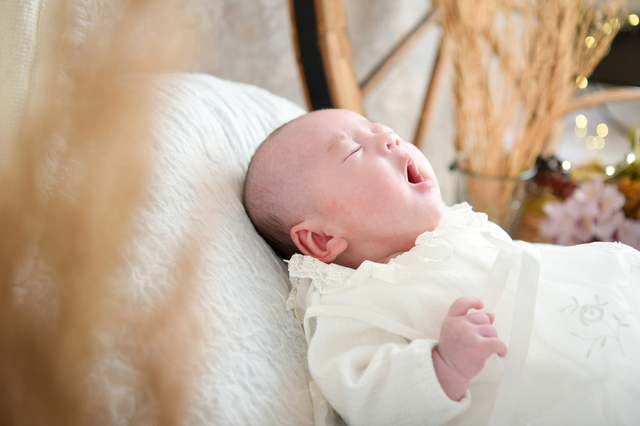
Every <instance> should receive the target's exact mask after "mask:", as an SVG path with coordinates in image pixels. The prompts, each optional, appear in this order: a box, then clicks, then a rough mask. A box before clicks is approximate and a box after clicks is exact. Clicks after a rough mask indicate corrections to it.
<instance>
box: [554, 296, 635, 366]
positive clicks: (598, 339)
mask: <svg viewBox="0 0 640 426" xmlns="http://www.w3.org/2000/svg"><path fill="white" fill-rule="evenodd" d="M571 298H572V299H573V302H574V303H573V304H572V305H569V306H567V307H565V308H562V309H561V310H560V312H565V311H566V312H568V313H569V314H571V315H576V316H577V318H578V319H579V320H580V323H581V324H582V325H583V326H584V327H592V326H594V325H601V326H602V327H600V328H599V330H603V328H604V330H603V331H599V332H596V333H595V334H593V335H591V336H589V335H588V333H585V330H582V331H579V332H576V331H570V332H569V333H570V334H571V335H572V336H574V337H576V338H578V339H582V340H585V341H587V342H591V345H590V346H589V349H588V350H587V354H586V356H587V358H589V357H591V354H592V353H593V350H594V349H597V348H598V347H600V348H604V347H605V346H606V345H607V342H609V341H616V342H618V345H619V346H620V350H621V351H622V355H623V356H626V354H625V352H624V347H623V345H622V340H621V339H620V329H621V328H622V327H629V324H627V323H625V322H624V320H625V317H626V316H627V313H622V314H616V313H611V317H613V319H611V318H610V317H609V316H607V314H608V312H607V309H608V305H609V303H608V302H602V301H600V297H598V295H595V296H594V300H595V303H585V304H581V303H580V302H579V301H578V299H577V298H576V297H575V296H573V297H571Z"/></svg>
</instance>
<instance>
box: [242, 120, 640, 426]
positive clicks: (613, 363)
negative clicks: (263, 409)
mask: <svg viewBox="0 0 640 426" xmlns="http://www.w3.org/2000/svg"><path fill="white" fill-rule="evenodd" d="M245 206H246V209H247V212H248V214H249V216H250V218H251V220H252V221H253V223H254V225H255V227H256V229H257V230H258V232H260V234H261V235H262V236H263V237H264V238H265V239H266V240H267V242H269V243H270V244H271V245H272V247H274V249H275V250H276V251H277V252H278V253H279V254H281V255H282V256H283V257H291V260H290V262H289V273H290V277H291V280H292V283H293V286H294V287H293V290H292V295H291V297H290V300H289V302H288V304H289V305H290V307H295V311H296V315H298V316H299V317H304V324H305V332H306V333H307V337H308V339H309V340H310V344H309V352H308V358H309V368H310V371H311V375H312V377H313V379H314V382H312V385H311V389H312V395H314V399H315V401H314V402H317V403H318V404H317V405H318V407H321V406H322V405H323V401H322V396H321V395H320V392H321V394H322V395H324V397H326V399H327V400H328V402H329V404H331V406H332V407H333V408H334V409H335V410H336V411H337V412H338V413H339V414H340V415H341V416H342V417H343V418H344V419H345V420H346V421H347V422H348V424H350V425H358V424H366V425H374V424H380V425H388V424H409V425H410V424H420V425H425V424H428V425H431V424H433V425H440V424H446V423H450V424H474V425H475V424H487V422H492V424H540V425H550V424H558V425H560V424H563V425H566V424H633V423H632V422H635V421H636V420H637V419H638V418H640V398H638V396H639V395H640V367H638V366H637V364H638V362H637V360H639V359H640V323H639V321H638V317H637V312H638V308H639V307H640V297H639V296H638V292H639V290H640V289H639V288H638V287H639V283H640V253H638V252H637V251H635V250H633V249H631V248H629V247H627V246H624V245H621V244H604V243H600V244H591V245H584V246H577V247H559V246H552V245H532V244H528V243H524V242H513V241H512V240H511V239H510V238H509V236H508V235H507V234H506V233H505V232H504V231H503V230H501V229H500V228H499V227H498V226H497V225H495V224H493V223H491V222H488V221H487V219H486V216H485V215H484V214H482V213H476V212H473V211H472V210H471V208H470V207H469V206H468V205H465V204H462V205H457V206H453V207H451V208H449V207H445V206H444V204H443V202H442V198H441V195H440V190H439V186H438V181H437V179H436V177H435V174H434V172H433V169H432V167H431V165H430V164H429V162H428V161H427V159H426V158H425V157H424V156H423V155H422V153H421V152H420V151H419V150H418V149H417V148H415V147H414V146H413V145H412V144H409V143H407V142H405V141H403V140H402V139H400V138H399V137H398V136H397V135H396V134H395V133H393V131H392V130H391V129H389V128H388V127H386V126H384V125H382V124H379V123H373V122H370V121H369V120H367V119H366V118H364V117H362V116H360V115H358V114H356V113H354V112H351V111H346V110H322V111H316V112H313V113H310V114H307V115H304V116H302V117H300V118H297V119H295V120H293V121H292V122H290V123H288V124H286V125H284V126H282V127H281V128H279V129H277V130H276V131H274V132H273V133H272V134H271V135H270V136H269V138H267V140H266V141H265V142H264V143H263V144H262V145H261V146H260V148H259V149H258V151H257V152H256V154H255V156H254V158H253V160H252V163H251V165H250V167H249V171H248V173H247V180H246V185H245ZM300 253H301V254H300ZM485 304H486V305H487V310H486V311H481V310H482V309H483V307H484V305H485ZM471 310H475V311H471ZM489 310H491V311H492V312H491V313H489V312H488V311H489ZM470 311H471V312H470ZM496 318H497V319H496ZM498 335H500V336H501V337H500V338H499V337H498ZM507 347H509V356H507V357H506V360H505V359H503V358H504V357H505V355H507ZM493 354H496V355H497V356H492V355H493ZM318 390H319V391H318ZM471 394H473V401H471ZM330 415H331V410H328V411H327V412H325V413H322V412H320V411H318V413H317V415H316V423H317V424H322V423H323V422H328V421H329V419H330ZM580 419H584V420H585V421H584V422H581V421H580ZM576 422H578V423H576Z"/></svg>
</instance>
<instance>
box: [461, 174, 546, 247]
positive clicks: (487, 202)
mask: <svg viewBox="0 0 640 426" xmlns="http://www.w3.org/2000/svg"><path fill="white" fill-rule="evenodd" d="M456 168H457V170H458V172H459V177H458V202H462V201H466V202H468V203H469V204H470V205H471V206H472V207H473V209H474V210H475V211H477V212H484V213H486V214H487V216H489V220H490V221H492V222H494V223H496V224H498V225H499V226H500V227H501V228H502V229H504V230H505V231H507V232H508V233H509V234H510V235H511V236H514V235H515V234H516V231H517V224H518V220H517V219H518V218H519V215H520V212H521V210H522V204H523V201H524V198H525V195H526V192H527V191H526V187H527V182H528V181H529V180H530V179H531V178H532V177H533V176H534V175H535V174H536V169H535V168H532V169H530V170H527V171H525V172H523V173H521V174H520V175H518V176H515V177H512V176H489V175H484V174H481V173H475V172H471V171H468V170H465V169H462V168H461V167H459V166H457V167H456Z"/></svg>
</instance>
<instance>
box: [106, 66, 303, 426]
mask: <svg viewBox="0 0 640 426" xmlns="http://www.w3.org/2000/svg"><path fill="white" fill-rule="evenodd" d="M155 87H156V93H157V95H158V96H159V98H160V99H161V105H162V106H161V108H160V111H159V115H158V118H157V128H156V129H155V138H156V139H157V141H156V144H157V150H156V154H157V161H156V164H157V168H156V169H155V172H154V177H153V179H152V182H150V184H149V186H148V188H149V199H148V202H147V204H146V207H145V209H144V213H143V214H142V216H141V222H140V223H141V233H140V235H139V237H137V240H136V243H135V245H134V248H133V253H132V255H131V256H130V258H129V259H128V263H129V265H130V269H129V270H127V271H125V273H124V277H123V278H124V282H126V285H127V286H128V289H129V294H130V296H131V297H130V300H129V301H128V303H130V305H129V306H128V307H127V308H126V309H132V310H136V309H148V308H151V309H152V308H153V307H154V305H155V304H157V303H160V302H161V299H162V297H163V296H162V289H163V287H164V286H165V285H167V284H168V281H169V279H170V278H169V277H170V276H171V273H172V271H175V269H176V268H177V262H178V261H179V255H180V253H181V250H182V249H183V248H184V247H183V244H185V242H188V241H191V240H190V238H194V239H195V241H196V243H197V245H198V246H199V248H200V250H201V256H200V259H199V261H198V263H196V265H197V268H198V269H197V272H196V274H195V276H196V277H197V279H196V283H195V284H196V286H197V287H196V291H197V295H198V304H199V308H200V310H201V311H202V315H203V317H202V319H203V324H204V325H205V328H204V335H203V336H202V338H203V341H202V345H201V354H202V355H203V356H202V360H201V362H200V364H199V365H198V371H197V391H196V395H195V399H194V400H193V401H192V403H191V406H190V408H189V414H188V417H187V423H188V424H211V425H306V424H312V423H313V414H312V404H311V399H310V396H309V391H308V383H309V380H310V378H309V373H308V370H307V360H306V350H307V346H306V340H305V337H304V333H303V331H302V329H301V327H300V325H299V324H298V323H297V321H296V320H295V319H294V318H293V317H292V315H291V313H290V312H287V311H286V310H285V303H286V300H287V297H288V294H289V280H288V278H287V273H286V268H285V267H284V263H283V262H282V261H281V260H280V259H279V258H277V257H276V256H275V254H274V253H273V251H272V250H271V249H270V248H269V247H268V245H267V244H266V243H265V242H264V240H263V239H262V238H261V237H260V236H259V235H258V234H257V233H256V231H255V230H254V228H253V226H252V225H251V222H250V221H249V218H248V217H247V215H246V213H245V211H244V208H243V206H242V188H243V182H244V176H245V173H246V170H247V166H248V164H249V161H250V159H251V157H252V155H253V152H254V151H255V149H256V148H257V146H258V145H259V143H260V142H261V141H262V140H263V139H264V138H265V137H266V136H267V135H268V134H269V133H270V132H271V131H272V130H273V129H275V128H276V127H278V126H280V125H281V124H283V123H284V122H286V121H288V120H290V119H293V118H295V117H297V116H299V115H301V114H303V113H304V112H305V111H304V110H303V109H302V108H300V107H299V106H297V105H295V104H293V103H291V102H289V101H287V100H285V99H283V98H280V97H277V96H275V95H273V94H271V93H269V92H267V91H265V90H262V89H259V88H257V87H254V86H250V85H246V84H240V83H233V82H229V81H224V80H220V79H217V78H215V77H212V76H209V75H202V74H178V75H169V76H165V77H161V78H160V79H159V81H158V82H157V84H156V85H155ZM121 357H122V355H121V354H116V353H112V354H107V356H105V358H104V360H103V361H102V365H101V366H100V367H99V368H98V369H97V371H100V372H101V373H100V374H96V380H97V381H98V382H99V387H100V388H101V389H102V390H103V391H106V392H107V393H109V394H110V395H111V396H110V398H111V403H110V405H111V407H110V410H111V417H112V418H111V421H113V422H114V423H116V424H127V423H129V424H131V423H132V422H133V423H134V424H137V423H136V419H138V418H139V417H140V416H141V415H140V413H138V411H139V409H140V407H138V406H137V405H136V392H137V391H136V390H135V383H133V381H132V379H131V374H130V373H129V372H130V371H131V368H132V367H131V366H130V365H128V363H127V361H126V359H125V360H123V359H121Z"/></svg>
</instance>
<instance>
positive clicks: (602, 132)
mask: <svg viewBox="0 0 640 426" xmlns="http://www.w3.org/2000/svg"><path fill="white" fill-rule="evenodd" d="M596 131H597V132H598V136H601V137H603V138H604V137H605V136H607V135H608V134H609V127H607V125H606V124H604V123H600V124H598V128H597V129H596Z"/></svg>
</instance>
